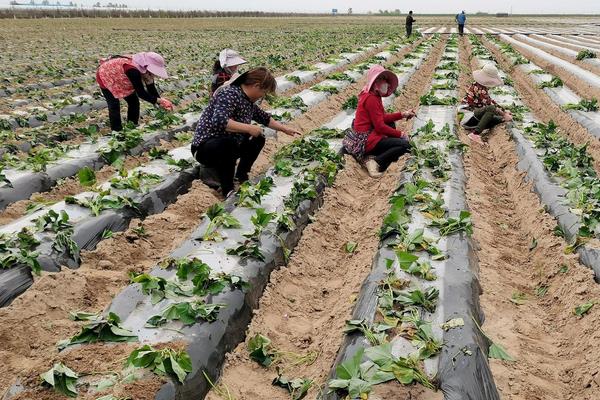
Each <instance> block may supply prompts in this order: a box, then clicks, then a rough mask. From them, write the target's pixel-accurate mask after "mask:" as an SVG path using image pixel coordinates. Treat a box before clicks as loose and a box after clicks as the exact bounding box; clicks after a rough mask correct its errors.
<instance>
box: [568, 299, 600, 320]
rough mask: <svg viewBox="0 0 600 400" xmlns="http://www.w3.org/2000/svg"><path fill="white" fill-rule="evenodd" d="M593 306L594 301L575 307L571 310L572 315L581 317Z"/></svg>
mask: <svg viewBox="0 0 600 400" xmlns="http://www.w3.org/2000/svg"><path fill="white" fill-rule="evenodd" d="M594 304H595V302H594V301H590V302H588V303H584V304H582V305H580V306H577V307H575V309H574V310H573V313H574V314H575V315H577V316H578V317H583V316H584V315H585V314H587V313H588V312H589V311H590V310H591V309H592V307H594Z"/></svg>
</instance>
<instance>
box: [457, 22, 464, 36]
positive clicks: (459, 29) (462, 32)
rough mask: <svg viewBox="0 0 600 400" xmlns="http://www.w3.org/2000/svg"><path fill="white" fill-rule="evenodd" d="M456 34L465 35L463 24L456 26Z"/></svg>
mask: <svg viewBox="0 0 600 400" xmlns="http://www.w3.org/2000/svg"><path fill="white" fill-rule="evenodd" d="M458 33H459V34H460V36H462V35H463V34H464V33H465V24H458Z"/></svg>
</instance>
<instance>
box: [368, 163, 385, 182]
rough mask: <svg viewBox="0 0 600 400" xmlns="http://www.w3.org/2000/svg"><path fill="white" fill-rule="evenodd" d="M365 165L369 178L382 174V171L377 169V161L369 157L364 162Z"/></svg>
mask: <svg viewBox="0 0 600 400" xmlns="http://www.w3.org/2000/svg"><path fill="white" fill-rule="evenodd" d="M365 167H366V168H367V172H369V176H370V177H371V178H379V177H380V176H382V175H383V173H382V172H380V171H379V164H377V161H375V160H373V159H370V160H368V161H367V162H366V163H365Z"/></svg>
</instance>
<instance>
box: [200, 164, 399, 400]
mask: <svg viewBox="0 0 600 400" xmlns="http://www.w3.org/2000/svg"><path fill="white" fill-rule="evenodd" d="M399 170H400V165H399V164H394V165H393V166H392V167H391V168H390V170H388V172H387V173H386V174H385V175H384V177H383V178H382V179H380V180H378V181H374V180H372V179H371V178H369V176H368V175H367V174H366V172H365V171H364V170H363V169H362V168H361V167H360V166H359V165H358V164H357V163H356V162H355V161H354V160H353V159H351V158H349V157H347V158H346V168H345V169H344V170H343V171H341V172H340V174H339V176H338V177H337V179H336V183H335V184H334V186H333V187H332V188H329V189H327V191H326V193H325V203H324V204H325V205H324V206H323V208H321V210H319V212H318V213H317V214H316V218H315V221H314V222H313V223H312V224H310V225H309V226H308V227H307V228H306V229H305V231H304V233H303V235H302V239H301V240H300V243H299V244H298V246H297V247H296V249H295V250H294V252H293V253H292V256H291V259H290V262H289V264H288V266H287V267H286V268H282V269H281V270H279V271H275V272H273V273H272V274H271V282H270V283H269V285H268V286H267V289H266V290H265V293H264V295H263V297H262V299H261V301H260V307H259V309H258V310H257V311H256V312H255V315H254V318H253V320H252V323H251V325H250V327H249V330H248V336H249V337H251V336H253V335H254V334H256V333H261V334H263V335H266V336H267V337H269V338H270V339H271V340H272V341H273V345H274V346H275V347H276V348H277V349H280V350H283V351H291V352H294V353H302V354H305V353H307V352H316V353H318V357H317V359H316V360H315V361H314V362H313V363H312V364H310V365H299V366H295V367H294V366H292V365H285V364H284V365H282V367H283V368H284V370H285V373H286V375H289V376H293V377H310V378H312V379H314V380H315V388H313V389H312V390H311V391H310V393H309V395H308V397H307V398H311V399H314V398H316V395H317V393H318V389H317V387H320V386H322V385H323V384H324V382H325V381H326V378H327V375H328V374H329V371H330V368H331V366H332V363H333V360H335V357H336V355H337V351H338V349H339V346H340V343H341V341H342V339H343V336H342V328H343V327H344V323H345V320H346V319H347V318H348V317H349V316H350V314H351V312H352V308H353V303H354V300H355V299H356V296H357V294H358V291H359V289H360V285H361V284H362V281H363V279H364V278H365V277H366V276H367V275H368V273H369V271H370V270H371V262H372V258H373V254H375V252H376V251H377V246H378V239H377V236H376V233H377V230H378V229H379V226H380V222H381V220H382V219H383V216H384V215H385V213H386V212H387V208H388V207H387V198H388V197H389V196H390V195H391V194H392V192H393V191H394V189H395V187H396V182H397V177H398V173H399ZM348 241H353V242H356V243H358V249H357V251H356V252H355V253H354V254H352V255H348V254H346V252H345V250H344V249H343V247H344V244H346V243H347V242H348ZM350 271H351V273H349V272H350ZM276 375H277V374H276V372H275V369H274V368H271V369H265V368H262V367H260V366H259V365H258V364H256V363H255V362H253V361H251V360H250V359H249V358H248V352H247V350H246V343H242V344H240V345H239V346H238V347H237V348H236V350H235V351H234V352H233V353H231V354H229V355H228V357H227V363H226V367H225V371H224V377H223V379H222V381H221V382H222V384H223V385H224V386H226V387H227V388H229V390H230V391H231V392H232V393H233V394H234V395H235V396H236V398H239V399H257V398H268V399H288V398H289V394H287V393H286V392H285V391H284V390H282V389H280V388H276V387H273V386H271V381H272V380H273V378H274V377H276ZM218 398H219V397H218V396H216V395H215V394H210V395H209V396H208V397H207V399H211V400H216V399H218Z"/></svg>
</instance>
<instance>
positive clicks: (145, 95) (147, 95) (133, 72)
mask: <svg viewBox="0 0 600 400" xmlns="http://www.w3.org/2000/svg"><path fill="white" fill-rule="evenodd" d="M125 75H127V77H128V78H129V80H130V81H131V84H132V85H133V88H134V89H135V93H136V94H137V95H138V96H139V98H140V99H142V100H144V101H147V102H148V103H151V104H156V101H157V100H158V98H159V97H160V96H159V95H158V93H157V92H156V87H154V84H151V85H149V86H152V88H153V89H150V90H148V91H147V90H146V87H145V86H144V82H143V80H142V73H141V72H140V71H138V70H137V69H135V68H131V69H128V70H126V71H125ZM152 90H153V92H151V91H152Z"/></svg>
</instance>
